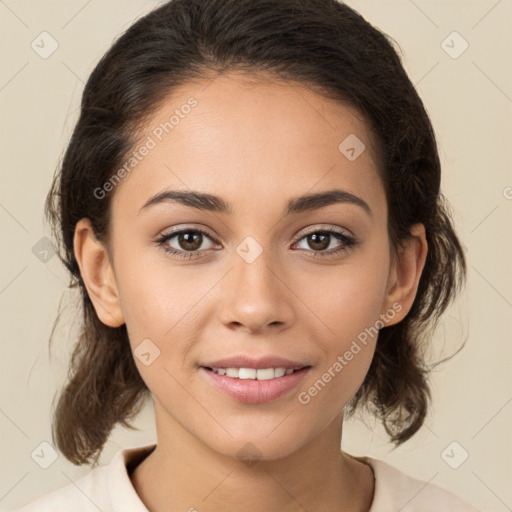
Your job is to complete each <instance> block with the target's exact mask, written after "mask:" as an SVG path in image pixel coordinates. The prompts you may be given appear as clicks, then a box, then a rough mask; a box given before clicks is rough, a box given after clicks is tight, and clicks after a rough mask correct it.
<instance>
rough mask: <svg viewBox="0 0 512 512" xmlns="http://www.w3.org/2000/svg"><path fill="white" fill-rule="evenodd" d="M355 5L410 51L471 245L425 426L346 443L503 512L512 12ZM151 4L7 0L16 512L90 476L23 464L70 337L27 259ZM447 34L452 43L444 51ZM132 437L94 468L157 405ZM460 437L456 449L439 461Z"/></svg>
mask: <svg viewBox="0 0 512 512" xmlns="http://www.w3.org/2000/svg"><path fill="white" fill-rule="evenodd" d="M348 3H349V4H350V5H351V6H353V7H355V8H356V9H358V10H359V11H360V12H361V13H362V14H363V15H364V16H365V17H366V18H367V19H368V20H369V21H370V22H372V23H373V24H375V25H376V26H378V27H380V28H381V29H382V30H383V31H385V32H387V33H389V34H390V35H392V37H393V38H394V39H395V40H396V41H397V43H398V44H399V45H400V46H401V48H402V50H403V54H404V63H405V65H406V68H407V70H408V72H409V73H410V76H411V78H412V80H413V82H414V83H415V84H417V87H418V89H419V92H420V94H421V95H422V97H423V99H424V101H425V104H426V107H427V109H428V111H429V113H430V115H431V118H432V121H433V124H434V126H435V129H436V132H437V136H438V139H439V146H440V151H441V156H442V160H443V164H444V176H443V189H444V192H445V193H446V195H447V197H448V198H449V200H450V201H451V203H452V205H453V209H454V215H455V221H456V224H457V227H458V229H459V233H460V235H461V238H462V240H463V243H464V245H465V247H466V249H467V258H468V263H469V280H468V286H467V288H466V290H465V292H464V293H463V294H462V295H461V297H460V299H459V300H458V301H457V303H456V304H455V305H454V306H453V307H452V308H451V310H450V311H449V312H448V313H447V314H446V315H445V319H444V321H443V323H442V324H441V326H440V328H439V330H438V332H437V335H436V338H435V347H434V355H443V354H444V355H447V354H450V353H452V352H453V351H454V350H455V349H456V348H457V347H458V346H459V344H460V343H461V342H462V341H463V340H464V339H465V338H467V345H466V347H465V349H464V350H463V351H462V352H461V353H460V354H459V355H457V356H456V357H455V358H454V359H452V360H451V361H450V362H448V363H447V364H445V365H442V366H440V367H438V369H437V371H436V372H435V373H434V375H433V377H432V382H433V395H434V407H433V409H432V411H431V413H430V415H429V417H428V420H427V424H426V425H425V426H424V428H423V429H422V430H421V431H420V432H419V433H418V434H417V435H416V436H415V437H414V438H413V439H412V440H411V441H409V442H408V443H406V444H405V446H403V447H401V448H399V449H396V450H394V451H391V446H390V445H389V444H388V443H387V442H386V437H385V435H384V434H383V431H382V429H381V428H379V427H378V426H376V425H374V424H373V423H372V422H371V420H370V421H369V423H368V425H369V427H370V428H366V427H365V426H364V425H363V423H361V422H360V421H350V422H348V423H347V424H346V427H345V434H344V435H345V437H344V441H343V446H344V448H345V449H346V450H347V451H348V452H349V453H353V454H368V455H371V456H373V457H377V458H381V459H384V460H386V461H388V462H389V463H391V464H394V465H395V466H397V467H399V468H400V469H402V470H404V471H406V472H408V473H409V474H411V475H413V476H416V477H417V478H420V479H423V480H425V481H432V482H433V483H435V484H438V485H441V486H443V487H446V488H448V489H450V490H452V491H453V492H455V493H456V494H458V495H460V496H461V497H464V498H465V499H466V500H468V501H470V502H472V503H474V504H475V505H476V506H478V507H480V508H481V509H482V510H489V511H497V512H501V511H505V510H510V509H511V507H512V488H511V486H510V481H511V477H512V442H511V441H510V432H511V419H512V403H511V402H512V390H511V385H510V384H511V378H510V361H511V356H512V343H511V341H512V340H511V332H512V326H511V318H512V279H511V274H512V273H511V270H512V265H511V262H512V258H511V253H512V252H511V247H512V242H511V236H510V235H511V229H510V226H511V217H512V215H511V213H512V173H511V163H512V162H511V160H512V152H511V149H510V147H511V140H512V139H511V125H512V73H511V67H510V55H511V54H512V37H511V31H510V25H511V20H512V2H511V1H510V0H498V1H497V0H478V1H465V2H462V1H455V0H452V1H446V0H443V1H427V0H415V1H412V0H396V1H389V2H387V1H386V2H384V1H377V0H374V1H364V0H357V1H351V2H348ZM156 5H158V2H156V1H154V0H153V1H150V0H146V1H144V0H129V1H128V0H124V1H113V0H108V1H102V2H99V1H97V0H92V1H91V0H89V1H87V0H72V1H40V0H31V1H22V0H1V1H0V37H1V38H2V41H1V43H2V44H1V46H2V61H3V62H2V66H1V69H0V108H1V116H2V117H1V118H2V123H1V134H0V141H1V142H0V144H1V153H0V154H1V156H2V161H1V169H2V187H1V194H0V224H1V230H2V231H1V233H2V235H1V236H2V244H1V253H0V254H1V265H0V312H1V319H0V321H1V330H0V333H1V338H2V339H1V347H2V349H1V374H0V378H1V395H0V432H1V435H0V439H1V445H0V456H1V459H0V460H1V467H0V475H1V477H0V509H4V510H9V509H12V508H15V507H17V506H20V505H21V504H23V503H26V502H27V501H29V500H31V499H33V498H35V497H37V496H39V495H41V494H44V493H46V492H48V491H50V490H52V489H56V488H58V487H61V486H63V485H65V484H68V483H69V482H70V481H73V480H76V479H77V478H78V477H79V476H82V475H84V474H86V473H87V472H88V471H89V468H88V467H87V466H84V467H76V466H73V465H72V464H71V463H69V462H67V461H66V460H65V459H64V457H63V456H59V457H58V458H57V460H56V461H55V462H54V463H53V464H52V465H51V466H50V467H49V468H48V469H42V468H41V467H39V465H38V464H36V463H35V462H34V460H33V459H32V458H31V453H32V452H33V451H34V450H35V449H36V448H37V447H38V446H39V445H40V443H41V442H43V441H50V440H51V437H50V409H51V402H52V398H53V396H54V393H55V392H56V390H57V389H58V388H59V386H60V384H61V383H62V381H63V379H64V376H65V371H66V358H67V355H68V353H69V347H70V344H71V343H72V341H73V333H72V332H71V334H70V333H69V332H68V330H67V328H68V327H71V325H72V320H73V318H74V314H73V308H72V305H73V302H72V299H73V297H72V296H71V295H70V293H69V290H68V291H66V284H67V276H66V274H65V272H64V271H63V268H62V267H61V266H60V264H59V262H58V259H57V257H53V258H51V259H49V260H48V261H47V262H46V263H44V262H42V261H40V259H38V258H37V257H36V256H35V255H34V253H33V252H32V251H33V247H34V246H36V247H38V246H37V245H36V244H38V243H40V240H41V239H42V238H43V237H44V236H48V234H49V232H48V229H47V227H45V225H43V221H42V208H43V201H44V198H45V195H46V192H47V190H48V188H49V186H50V182H51V178H52V175H53V172H54V169H55V166H56V164H57V162H58V159H59V157H60V156H61V155H62V153H63V151H64V148H65V145H66V143H67V141H68V138H69V136H70V134H71V130H72V127H73V124H74V122H75V120H76V115H77V107H78V104H79V101H80V94H81V91H82V87H83V83H84V81H85V79H86V78H87V76H88V74H89V73H90V72H91V70H92V69H93V67H94V65H95V63H96V62H97V61H98V60H99V58H100V57H101V56H102V54H103V53H104V52H105V51H106V49H107V48H108V46H109V45H110V44H111V42H112V40H113V39H114V37H115V36H116V35H118V34H119V33H120V32H121V31H123V30H124V29H126V28H127V27H128V26H129V25H130V24H131V23H132V22H133V20H134V19H136V18H137V17H139V16H140V15H141V14H143V13H145V12H147V11H149V10H151V9H152V8H153V7H155V6H156ZM43 31H47V32H49V33H50V34H51V36H52V37H53V38H54V39H55V40H56V41H57V42H58V45H59V46H58V49H57V50H56V51H55V53H53V54H52V55H51V56H50V57H48V58H47V59H43V58H41V57H40V56H39V55H38V54H37V53H36V52H35V51H34V50H33V49H32V48H31V42H32V41H33V40H34V39H36V37H37V36H38V35H39V34H40V33H41V32H43ZM453 31H457V32H458V33H459V34H460V36H458V35H455V36H453V35H452V36H450V37H449V38H448V39H447V42H446V43H444V45H443V44H442V42H443V41H444V40H445V39H446V38H447V36H449V35H450V34H451V33H452V32H453ZM461 37H462V38H463V39H461ZM454 38H455V39H454ZM464 41H467V43H468V44H469V47H468V49H467V50H466V51H465V52H464V53H462V54H461V55H460V56H459V57H458V58H452V56H450V55H448V53H447V52H446V51H445V49H447V50H448V51H450V52H451V53H452V55H454V52H457V51H459V50H460V49H462V48H463V46H462V45H463V44H464ZM446 45H449V46H452V48H451V49H449V48H446ZM443 46H444V48H443ZM61 296H62V297H63V301H64V302H65V303H68V304H70V306H71V307H69V308H68V309H67V314H66V316H65V318H66V319H67V321H66V322H64V324H63V326H62V327H61V329H60V330H59V331H58V333H57V339H56V344H55V349H54V351H53V355H52V359H51V360H50V358H49V356H48V336H49V333H50V330H51V326H52V323H53V320H54V318H55V315H56V312H57V308H58V304H59V300H60V298H61ZM137 426H139V427H140V428H141V431H140V432H131V431H125V430H122V429H118V430H116V431H115V432H114V433H113V435H112V436H111V439H110V440H109V442H108V444H107V446H106V448H105V450H104V452H103V455H102V458H101V462H102V463H106V462H108V461H109V460H110V458H111V457H112V455H113V454H114V453H115V452H116V451H117V450H118V449H120V448H121V447H124V446H128V445H132V444H133V445H135V444H146V443H147V444H149V443H151V442H153V441H154V426H153V419H152V410H151V407H148V408H147V409H146V410H145V411H144V413H143V414H142V415H141V416H140V418H139V420H138V421H137ZM454 441H455V442H457V443H458V445H456V446H455V448H454V449H453V451H451V448H453V446H452V447H450V448H449V449H448V451H447V452H445V451H444V450H445V449H446V448H447V447H448V446H449V445H450V443H452V442H454ZM465 452H467V453H468V454H469V457H468V458H467V460H466V461H464V462H463V463H462V464H461V465H460V466H459V467H458V468H457V469H453V468H452V467H450V466H449V465H448V464H447V462H446V461H449V462H450V463H451V464H452V465H454V464H455V463H458V462H460V461H461V460H462V459H461V457H462V456H463V455H464V453H465ZM443 453H444V454H445V455H444V457H443V456H442V454H443ZM403 510H404V511H406V510H407V506H406V507H405V508H404V509H403Z"/></svg>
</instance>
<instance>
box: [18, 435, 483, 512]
mask: <svg viewBox="0 0 512 512" xmlns="http://www.w3.org/2000/svg"><path fill="white" fill-rule="evenodd" d="M154 447H155V445H154V444H153V445H148V446H138V447H130V448H125V449H123V450H119V451H118V452H117V453H116V454H115V455H114V457H113V458H112V460H111V462H110V463H109V464H108V465H105V466H98V467H96V468H94V469H92V470H91V471H90V472H89V473H88V474H87V475H85V476H83V477H81V478H79V479H77V480H76V481H75V482H74V483H70V484H68V485H66V486H64V487H62V488H60V489H57V490H55V491H53V492H50V493H49V494H46V495H44V496H42V497H40V498H38V499H36V500H35V501H32V502H30V503H29V504H27V505H25V506H23V507H21V508H19V509H18V510H17V511H12V512H70V511H73V512H98V510H101V511H102V512H149V511H148V509H147V508H146V507H145V505H144V503H143V502H142V501H141V499H140V498H139V496H138V494H137V493H136V491H135V489H134V487H133V485H132V482H131V480H130V476H129V470H130V469H132V467H134V466H136V465H137V464H138V463H139V462H141V461H142V459H144V457H145V456H147V455H149V453H150V451H152V450H153V448H154ZM354 458H356V459H357V460H360V461H361V462H364V463H366V464H368V465H369V466H370V467H371V468H372V470H373V474H374V477H375V493H374V496H373V502H372V505H371V508H370V510H369V512H398V511H401V512H434V511H435V512H441V511H449V512H479V511H478V510H477V509H476V508H474V507H472V506H471V505H469V504H468V503H466V502H464V501H463V500H461V499H460V498H458V497H457V496H455V495H454V494H452V493H451V492H449V491H447V490H445V489H442V488H441V487H438V486H436V485H433V484H429V483H427V482H422V481H421V480H417V479H415V478H412V477H410V476H408V475H406V474H405V473H403V472H402V471H400V470H398V469H397V468H395V467H393V466H391V465H389V464H387V463H386V462H383V461H381V460H378V459H373V458H371V457H354Z"/></svg>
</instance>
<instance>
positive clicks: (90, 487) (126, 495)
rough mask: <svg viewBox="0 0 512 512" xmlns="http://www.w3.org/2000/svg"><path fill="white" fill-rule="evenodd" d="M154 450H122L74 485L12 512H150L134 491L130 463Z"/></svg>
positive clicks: (149, 447)
mask: <svg viewBox="0 0 512 512" xmlns="http://www.w3.org/2000/svg"><path fill="white" fill-rule="evenodd" d="M152 447H153V445H152V446H145V447H131V448H125V449H123V450H120V451H118V452H117V453H116V454H115V455H114V457H113V458H112V460H111V461H110V463H109V464H108V465H106V466H99V467H96V468H94V469H92V470H91V471H90V472H89V473H88V474H87V475H85V476H83V477H81V478H78V479H77V480H75V481H74V482H71V483H70V484H68V485H65V486H64V487H61V488H60V489H57V490H55V491H52V492H50V493H48V494H45V495H44V496H41V497H40V498H37V499H36V500H33V501H31V502H30V503H28V504H26V505H24V506H22V507H20V508H18V509H17V510H16V511H11V512H69V510H73V511H74V512H98V510H101V511H102V512H126V511H127V510H130V512H148V511H147V508H146V507H145V506H144V504H143V503H142V501H141V500H140V498H139V496H138V495H137V493H136V491H135V489H134V488H133V485H132V483H131V480H130V477H129V474H128V470H127V464H128V465H129V464H131V463H133V461H134V460H138V459H140V457H141V456H143V455H145V454H147V453H149V451H150V449H151V448H152Z"/></svg>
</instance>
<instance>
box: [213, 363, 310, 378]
mask: <svg viewBox="0 0 512 512" xmlns="http://www.w3.org/2000/svg"><path fill="white" fill-rule="evenodd" d="M203 368H206V369H207V370H210V371H212V372H214V373H216V374H217V375H226V376H227V377H231V378H232V379H241V380H272V379H278V378H280V377H284V376H285V375H291V374H292V373H295V372H298V371H300V370H302V369H303V368H310V366H302V367H298V368H285V367H284V366H280V367H277V368H235V367H231V368H210V367H208V366H204V367H203Z"/></svg>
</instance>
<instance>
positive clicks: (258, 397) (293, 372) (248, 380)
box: [200, 365, 312, 404]
mask: <svg viewBox="0 0 512 512" xmlns="http://www.w3.org/2000/svg"><path fill="white" fill-rule="evenodd" d="M311 368H312V367H311V366H309V365H307V366H298V367H295V368H286V367H284V366H278V367H269V368H252V367H233V366H228V367H225V368H224V367H216V366H201V367H200V370H201V372H202V374H203V375H205V377H206V378H207V379H208V382H209V383H210V385H213V386H214V387H215V388H216V389H218V390H219V391H221V392H222V393H223V394H224V395H226V396H228V397H230V398H231V399H234V400H236V401H238V402H243V403H247V404H261V403H265V402H270V401H272V400H277V399H278V398H280V397H284V395H287V394H290V393H291V391H292V390H294V389H295V388H296V387H297V386H298V385H299V384H300V383H301V382H302V380H303V379H304V378H305V377H306V375H307V374H308V373H309V371H310V369H311Z"/></svg>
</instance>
